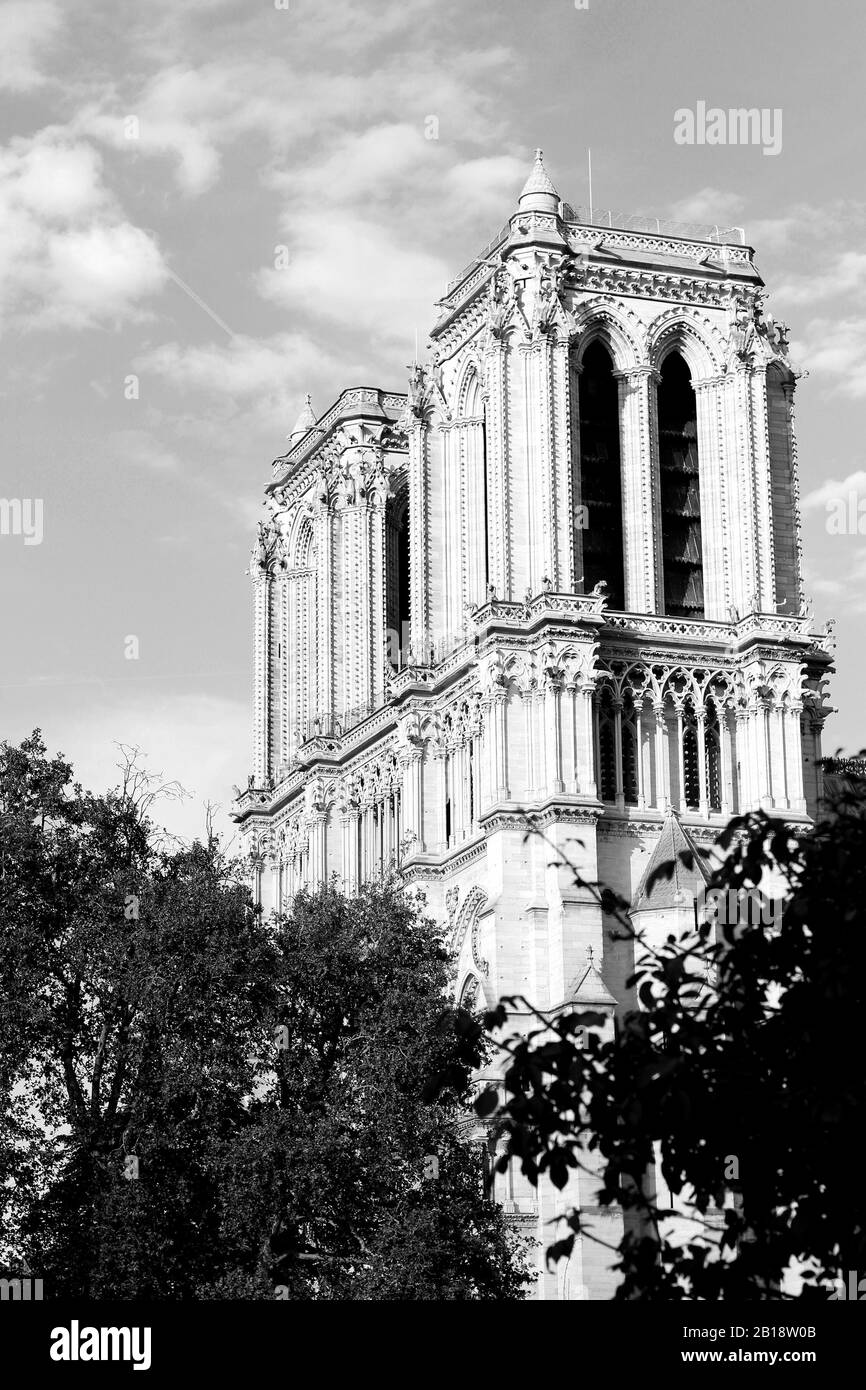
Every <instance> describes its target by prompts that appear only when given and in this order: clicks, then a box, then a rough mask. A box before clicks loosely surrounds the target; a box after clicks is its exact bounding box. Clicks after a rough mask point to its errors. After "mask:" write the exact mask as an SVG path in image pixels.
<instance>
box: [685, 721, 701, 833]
mask: <svg viewBox="0 0 866 1390" xmlns="http://www.w3.org/2000/svg"><path fill="white" fill-rule="evenodd" d="M683 802H684V803H685V806H686V807H687V809H688V810H689V811H697V810H699V809H700V804H701V774H700V762H699V758H698V723H697V720H696V719H695V715H694V711H693V710H691V709H686V710H684V711H683Z"/></svg>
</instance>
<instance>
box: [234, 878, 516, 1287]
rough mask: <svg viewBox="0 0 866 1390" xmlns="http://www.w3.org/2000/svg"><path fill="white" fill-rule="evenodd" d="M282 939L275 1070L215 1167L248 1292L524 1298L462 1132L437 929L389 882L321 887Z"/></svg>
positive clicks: (456, 1022)
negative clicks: (221, 1174) (226, 1182)
mask: <svg viewBox="0 0 866 1390" xmlns="http://www.w3.org/2000/svg"><path fill="white" fill-rule="evenodd" d="M278 942H279V948H280V951H281V953H282V962H283V971H282V975H281V998H282V1003H281V1007H280V1010H279V1013H278V1015H277V1019H276V1032H275V1041H276V1044H277V1066H276V1070H275V1072H274V1073H273V1074H272V1076H270V1077H269V1079H268V1080H267V1083H266V1085H265V1087H264V1089H263V1091H262V1092H261V1093H260V1095H259V1096H258V1097H257V1100H256V1103H255V1105H254V1106H253V1107H252V1113H253V1118H254V1125H253V1127H252V1129H251V1130H250V1131H249V1132H248V1133H246V1134H245V1135H244V1136H242V1139H241V1142H240V1143H239V1144H237V1145H235V1146H234V1147H233V1149H232V1151H231V1152H230V1153H229V1154H228V1155H227V1165H228V1166H229V1167H230V1168H231V1169H232V1171H233V1177H232V1180H231V1188H232V1198H231V1200H230V1201H229V1202H227V1204H226V1208H225V1210H226V1220H227V1222H228V1224H229V1231H228V1237H229V1238H230V1239H237V1238H238V1237H239V1236H240V1235H241V1234H242V1232H247V1233H248V1232H250V1231H256V1232H258V1239H257V1241H256V1242H255V1243H254V1244H253V1243H251V1244H250V1245H248V1257H247V1269H248V1271H249V1277H250V1279H251V1280H255V1279H258V1281H259V1284H260V1285H264V1286H274V1285H275V1286H277V1287H278V1289H279V1290H280V1292H281V1294H282V1296H284V1297H289V1298H308V1297H317V1298H341V1299H346V1298H349V1299H385V1298H387V1299H437V1300H442V1299H445V1300H454V1299H494V1298H495V1299H501V1298H517V1297H520V1296H521V1294H522V1290H523V1286H524V1284H525V1281H526V1271H525V1270H524V1267H523V1263H522V1260H521V1258H520V1255H519V1252H518V1250H517V1242H516V1241H515V1240H514V1239H513V1238H512V1237H511V1236H510V1234H509V1231H508V1228H507V1225H506V1223H505V1220H504V1218H503V1216H502V1213H501V1212H500V1211H499V1209H498V1208H497V1207H495V1206H494V1205H493V1204H492V1203H491V1202H490V1201H489V1200H488V1199H487V1196H486V1193H485V1190H484V1183H483V1171H482V1169H483V1163H482V1154H481V1146H480V1144H479V1143H475V1144H474V1145H473V1144H471V1142H469V1141H468V1140H467V1137H466V1135H465V1134H464V1133H463V1132H462V1131H463V1130H464V1129H465V1126H466V1103H467V1100H468V1096H469V1089H470V1084H471V1079H472V1074H473V1071H474V1069H475V1068H476V1067H477V1066H479V1065H480V1063H481V1061H482V1060H483V1056H484V1052H483V1048H482V1045H481V1032H480V1028H479V1026H478V1024H477V1021H476V1020H474V1019H472V1018H470V1017H469V1016H468V1015H466V1014H464V1013H462V1012H461V1011H460V1010H457V1009H454V1008H453V1007H452V1006H450V1005H448V1003H447V991H448V984H449V957H448V954H447V952H446V950H445V948H444V945H443V942H442V940H441V938H440V935H439V933H438V931H437V929H436V928H435V926H434V924H433V923H432V922H430V921H428V920H426V919H425V918H424V917H423V915H422V914H421V912H420V910H419V908H418V905H417V904H416V903H414V902H413V901H412V900H411V899H410V898H409V897H408V896H407V895H406V893H405V892H403V891H402V890H401V888H400V887H399V885H398V884H396V883H386V884H381V885H370V886H368V887H367V888H366V889H365V890H364V891H363V892H362V893H361V894H360V895H359V896H358V897H357V898H353V899H348V898H346V897H344V896H343V895H342V894H341V893H339V892H338V891H337V890H336V888H334V887H326V888H323V889H322V890H321V891H319V892H316V893H313V894H310V893H301V894H299V895H298V896H297V897H296V899H295V903H294V910H293V913H292V915H291V917H289V918H286V919H284V920H283V921H281V923H280V924H279V936H278ZM430 1074H434V1075H435V1076H436V1077H437V1086H436V1091H437V1099H436V1100H435V1102H434V1103H429V1102H428V1101H427V1100H426V1099H425V1097H424V1095H423V1094H422V1093H421V1091H420V1089H419V1081H418V1078H419V1077H425V1076H428V1075H430ZM251 1168H252V1169H253V1170H254V1171H255V1173H256V1175H257V1177H256V1181H255V1183H250V1182H249V1180H248V1176H247V1175H248V1173H249V1171H250V1169H251ZM229 1287H230V1288H231V1289H234V1288H236V1287H237V1284H236V1282H232V1283H231V1284H230V1286H229Z"/></svg>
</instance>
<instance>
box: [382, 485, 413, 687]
mask: <svg viewBox="0 0 866 1390" xmlns="http://www.w3.org/2000/svg"><path fill="white" fill-rule="evenodd" d="M385 626H386V628H387V632H386V639H387V644H388V647H387V651H388V660H389V661H390V663H391V665H392V667H393V668H394V669H395V670H399V669H400V668H401V667H402V665H403V659H402V653H403V652H404V650H405V649H406V647H408V645H409V492H408V488H406V487H403V488H402V489H400V490H399V491H398V492H397V495H396V496H395V497H390V498H389V499H388V503H387V505H386V507H385Z"/></svg>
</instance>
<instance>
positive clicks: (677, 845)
mask: <svg viewBox="0 0 866 1390" xmlns="http://www.w3.org/2000/svg"><path fill="white" fill-rule="evenodd" d="M683 854H688V855H691V866H692V867H691V868H687V867H686V865H685V864H684V863H683V861H682V859H681V857H680V856H681V855H683ZM670 863H673V866H674V867H673V873H672V874H671V875H670V877H669V878H665V877H663V876H659V877H658V878H657V879H656V880H655V882H654V883H653V884H652V885H651V886H650V884H649V880H650V879H651V878H652V876H653V874H654V873H655V871H656V869H658V868H659V867H660V865H662V864H670ZM709 877H710V875H709V872H708V871H707V870H706V869H705V868H704V864H703V860H702V858H701V855H700V851H699V850H698V849H697V847H696V846H695V843H694V841H693V840H692V838H691V836H690V835H689V833H688V831H687V830H686V829H685V827H684V826H683V825H681V824H680V818H679V816H678V815H677V813H676V811H673V810H670V811H668V813H667V815H666V816H665V820H664V824H663V825H662V832H661V834H660V835H659V837H658V839H657V841H656V843H655V847H654V848H653V852H652V854H651V855H650V859H649V863H648V864H647V866H646V869H645V870H644V873H643V877H642V878H641V881H640V884H639V885H638V889H637V892H636V893H635V895H634V900H633V902H632V911H633V912H635V911H646V910H647V909H650V910H652V911H653V912H663V911H665V909H667V908H677V907H685V906H688V905H689V904H690V903H691V902H692V901H693V900H694V899H695V898H696V897H697V894H698V890H699V889H700V888H702V887H703V886H704V884H706V883H707V882H708V880H709Z"/></svg>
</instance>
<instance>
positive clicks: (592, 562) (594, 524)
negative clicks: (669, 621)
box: [578, 342, 625, 610]
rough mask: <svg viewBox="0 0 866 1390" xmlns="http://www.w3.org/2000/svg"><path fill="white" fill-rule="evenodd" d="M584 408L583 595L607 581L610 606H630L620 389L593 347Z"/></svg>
mask: <svg viewBox="0 0 866 1390" xmlns="http://www.w3.org/2000/svg"><path fill="white" fill-rule="evenodd" d="M578 401H579V408H580V411H579V413H580V502H581V506H582V507H583V508H585V510H584V511H583V512H582V513H581V521H580V530H581V538H582V540H583V591H584V593H587V594H588V593H589V592H590V591H591V590H592V589H594V588H595V586H596V584H598V583H599V582H600V581H601V580H604V582H605V583H606V584H607V586H608V606H609V607H610V608H614V609H619V610H622V609H623V608H624V607H625V582H624V573H623V540H622V481H621V477H620V452H619V390H618V387H617V383H616V378H615V377H614V374H613V363H612V362H611V359H610V354H609V353H608V351H607V349H606V348H605V347H604V346H603V344H602V343H600V342H594V343H591V344H590V346H589V347H588V348H587V350H586V353H585V354H584V358H583V369H582V371H581V373H580V379H579V383H578Z"/></svg>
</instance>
